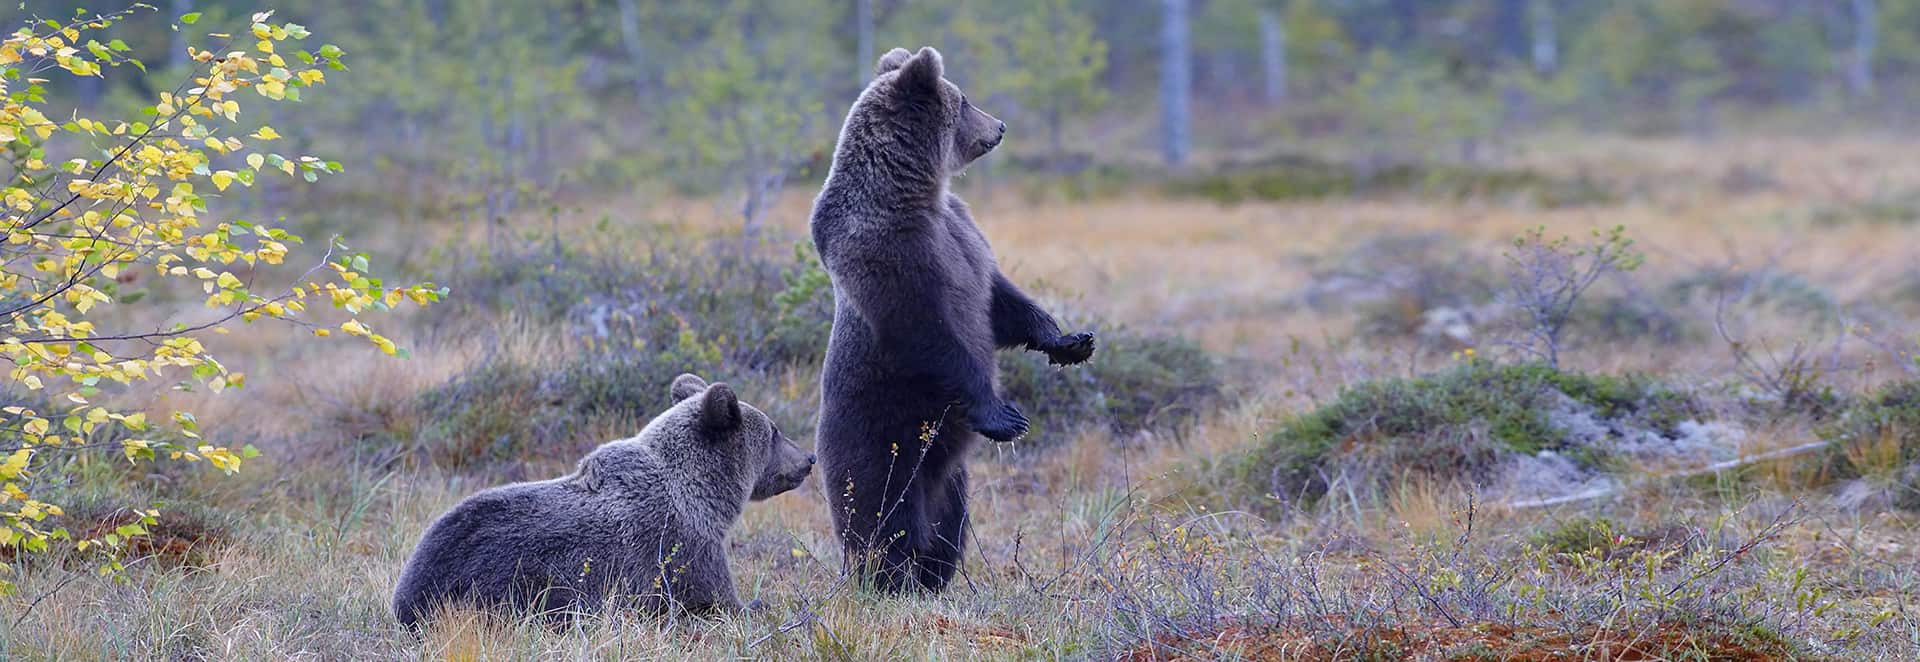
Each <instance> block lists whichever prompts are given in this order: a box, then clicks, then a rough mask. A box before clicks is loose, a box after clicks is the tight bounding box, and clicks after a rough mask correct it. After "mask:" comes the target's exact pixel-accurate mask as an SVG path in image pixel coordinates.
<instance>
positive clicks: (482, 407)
mask: <svg viewBox="0 0 1920 662" xmlns="http://www.w3.org/2000/svg"><path fill="white" fill-rule="evenodd" d="M463 282H464V285H465V286H464V287H462V288H461V290H462V292H463V294H465V296H464V297H462V299H463V300H464V302H463V303H460V304H455V305H452V306H448V309H449V310H448V311H447V312H443V313H440V314H441V315H444V316H446V317H445V318H444V319H443V320H442V321H443V322H445V323H446V324H447V325H448V326H451V327H457V328H473V329H478V331H477V332H479V333H495V332H497V331H498V329H499V328H500V320H501V319H503V318H511V317H518V318H522V319H535V320H563V321H564V323H563V324H560V325H559V326H560V327H561V328H562V329H563V331H562V333H561V336H562V337H560V338H558V339H556V345H555V346H553V347H550V348H545V349H541V350H538V351H534V352H532V354H533V355H531V356H529V355H516V354H514V353H511V352H504V351H502V352H495V353H491V354H488V355H486V356H484V357H482V359H481V360H479V361H477V362H475V363H474V364H473V365H471V366H469V367H467V369H466V370H464V371H463V372H461V373H460V374H458V375H456V376H455V377H454V378H453V379H451V380H449V381H447V382H446V383H444V384H441V385H439V386H436V387H434V388H431V389H428V390H426V391H425V392H422V393H420V394H418V395H417V396H416V397H414V398H413V400H412V401H411V402H409V403H406V405H405V406H403V407H400V409H401V410H403V414H404V416H403V418H404V419H406V420H405V421H403V422H401V423H400V424H389V425H387V426H386V428H387V429H384V430H380V431H376V433H375V434H373V435H360V436H361V439H360V444H361V445H362V446H363V451H371V452H361V453H359V455H360V456H361V457H363V458H371V459H373V460H375V461H378V462H388V461H406V462H429V463H432V464H434V465H436V466H441V467H486V466H496V465H511V464H513V463H524V462H526V461H528V460H533V459H537V458H552V457H566V456H568V454H569V453H573V452H575V451H584V450H586V449H587V448H590V447H591V446H592V445H593V444H596V443H599V442H601V441H605V440H606V439H608V438H612V437H611V436H609V435H617V434H625V433H630V432H633V431H637V430H638V427H639V425H641V424H644V423H645V422H646V421H647V420H648V419H649V418H651V417H652V416H654V415H656V414H658V413H659V412H660V411H662V410H664V409H665V408H667V407H668V406H670V405H671V404H672V403H671V402H670V401H669V398H668V395H667V388H666V385H667V384H668V383H670V382H671V381H672V379H673V377H674V376H675V375H677V374H679V373H682V372H694V373H698V374H701V375H704V376H707V377H708V378H710V379H719V380H726V381H732V382H735V383H737V384H743V385H753V388H751V389H750V390H751V391H752V392H753V393H754V400H753V401H754V403H755V404H756V405H758V406H760V407H761V408H763V409H766V410H768V411H769V413H770V414H772V415H773V416H775V417H776V418H777V419H779V420H780V421H781V422H782V426H783V428H785V429H787V430H788V431H789V432H790V433H791V434H793V435H795V436H797V437H804V436H806V435H809V434H811V430H810V428H811V426H812V423H813V417H814V412H813V410H812V407H813V400H812V399H811V398H798V399H796V400H781V399H775V396H777V395H783V394H780V393H778V392H777V391H775V390H774V389H772V388H768V386H770V385H776V384H781V383H785V382H786V381H787V380H789V379H790V377H789V373H792V372H794V371H798V374H800V375H808V374H811V373H812V371H814V370H817V369H818V367H819V364H820V361H821V359H822V357H823V356H824V354H825V350H826V344H827V336H828V334H829V331H830V330H831V327H832V315H833V299H832V297H833V293H832V288H831V285H830V282H829V280H828V278H827V274H826V272H825V270H824V269H822V267H821V265H820V263H819V260H818V258H816V257H815V256H814V255H813V253H812V251H811V250H810V249H808V248H806V247H805V246H804V245H802V246H800V247H798V248H796V250H795V251H794V252H793V254H792V257H791V259H785V260H783V259H775V258H766V257H754V256H748V255H744V254H743V253H742V252H741V251H739V250H737V249H736V248H735V247H732V246H724V245H718V244H714V245H699V244H685V245H683V244H678V243H674V244H666V245H662V247H660V248H659V249H657V250H655V251H653V252H652V253H650V254H648V255H645V256H642V257H641V258H639V259H630V258H629V259H622V258H620V257H614V256H593V255H561V256H558V257H555V256H553V255H547V254H540V253H537V252H536V253H532V254H528V255H524V256H519V257H514V258H510V259H501V260H496V261H495V262H493V263H492V264H489V265H486V266H483V267H481V268H479V269H477V270H476V271H475V272H474V273H472V274H469V275H467V276H466V278H464V279H463ZM1082 326H1084V327H1085V328H1093V329H1099V330H1101V331H1102V333H1101V338H1100V351H1099V353H1097V354H1096V355H1095V356H1094V358H1093V359H1092V360H1091V361H1089V362H1088V363H1087V364H1085V365H1082V366H1076V367H1072V368H1065V369H1062V368H1059V367H1055V366H1049V365H1047V364H1046V359H1045V358H1044V357H1043V356H1041V355H1039V354H1035V353H1031V352H1002V353H1001V358H1000V360H1001V367H1002V370H1003V373H1002V377H1003V379H1002V383H1003V389H1004V392H1005V393H1006V394H1007V396H1008V397H1009V398H1010V399H1011V400H1013V401H1014V402H1016V403H1019V404H1020V405H1021V407H1022V408H1023V409H1024V410H1025V411H1026V412H1027V415H1028V416H1029V417H1030V418H1031V419H1032V421H1033V431H1032V432H1031V433H1030V434H1029V436H1028V439H1029V440H1034V441H1037V442H1039V443H1042V444H1051V443H1053V442H1055V441H1058V440H1061V439H1064V438H1065V436H1066V433H1067V432H1068V431H1069V430H1071V429H1074V428H1075V427H1077V426H1080V425H1084V424H1099V425H1105V426H1107V427H1109V428H1110V429H1111V430H1112V431H1113V432H1114V433H1115V434H1116V435H1120V436H1132V435H1137V434H1139V433H1141V432H1143V431H1153V432H1164V433H1172V432H1177V431H1179V430H1180V429H1182V428H1184V427H1185V426H1186V425H1188V424H1189V423H1190V422H1191V421H1192V420H1193V419H1194V418H1195V417H1196V416H1198V415H1199V413H1201V412H1202V411H1204V410H1205V408H1207V407H1209V406H1212V405H1213V403H1214V402H1216V400H1217V398H1218V396H1219V394H1220V392H1221V387H1222V386H1221V384H1222V380H1221V378H1220V376H1219V375H1218V372H1217V367H1216V361H1215V360H1214V359H1213V358H1212V357H1211V356H1209V355H1208V354H1207V353H1206V352H1205V351H1204V350H1203V349H1201V348H1200V347H1199V346H1197V345H1195V344H1193V343H1191V342H1188V341H1186V340H1184V339H1182V338H1178V337H1171V336H1160V335H1152V334H1144V333H1137V332H1133V331H1130V330H1127V329H1115V330H1110V331H1109V330H1107V329H1109V327H1108V326H1107V325H1103V324H1099V323H1092V324H1086V325H1076V326H1075V328H1082ZM802 379H804V380H805V382H806V383H810V382H811V381H812V380H811V379H809V378H804V377H803V378H802ZM808 390H809V391H810V390H811V389H808ZM367 445H372V446H374V447H375V448H372V449H365V448H364V447H365V446H367ZM559 449H565V450H559Z"/></svg>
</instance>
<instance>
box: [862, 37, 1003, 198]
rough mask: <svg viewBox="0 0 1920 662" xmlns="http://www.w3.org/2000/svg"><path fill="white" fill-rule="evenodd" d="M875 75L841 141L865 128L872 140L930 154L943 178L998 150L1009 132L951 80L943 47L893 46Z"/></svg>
mask: <svg viewBox="0 0 1920 662" xmlns="http://www.w3.org/2000/svg"><path fill="white" fill-rule="evenodd" d="M875 74H876V75H875V76H874V79H873V82H872V83H870V84H868V85H867V90H866V92H864V93H862V94H861V95H860V99H859V100H858V101H855V102H854V106H853V110H852V111H850V112H849V113H848V121H847V128H846V129H845V130H843V131H842V140H846V139H847V138H849V137H851V136H849V135H848V134H849V133H863V134H865V135H861V136H858V138H859V139H862V140H864V141H866V142H868V143H870V144H875V145H886V146H888V147H891V148H898V149H904V150H911V151H914V152H918V153H920V154H926V155H929V156H931V157H932V159H933V165H934V167H936V168H937V169H938V170H939V174H940V175H941V176H943V177H944V176H950V175H953V174H956V173H959V172H961V171H962V170H963V169H965V168H966V167H967V164H969V163H972V162H973V161H974V160H975V159H978V158H980V157H982V156H985V155H986V153H987V152H990V151H993V148H995V147H998V146H999V145H1000V140H1001V139H1002V138H1004V137H1006V135H1007V124H1006V123H1005V122H1002V121H1000V120H999V119H997V118H995V117H994V116H992V115H988V114H987V113H986V111H983V110H980V109H979V108H975V107H974V106H973V103H972V102H971V101H969V100H968V99H967V95H966V94H965V93H963V92H961V91H960V87H959V86H958V85H954V84H953V82H952V81H949V80H947V79H946V66H945V65H944V64H943V63H942V61H941V59H940V51H937V50H934V49H933V48H932V47H925V48H921V49H920V52H918V53H909V52H907V49H904V48H896V49H893V50H891V51H888V52H887V54H886V55H883V56H880V62H879V64H877V65H876V66H875Z"/></svg>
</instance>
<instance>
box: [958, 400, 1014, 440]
mask: <svg viewBox="0 0 1920 662" xmlns="http://www.w3.org/2000/svg"><path fill="white" fill-rule="evenodd" d="M968 423H969V424H971V425H972V426H973V431H974V432H978V433H980V434H982V435H985V436H986V438H988V439H992V440H994V441H1013V440H1015V439H1019V438H1020V436H1021V435H1024V434H1026V433H1027V415H1026V414H1022V413H1020V408H1019V407H1015V406H1013V404H1011V403H1006V402H1001V403H995V404H989V405H987V406H986V407H983V408H981V409H976V410H975V411H974V413H973V417H972V420H970V421H968Z"/></svg>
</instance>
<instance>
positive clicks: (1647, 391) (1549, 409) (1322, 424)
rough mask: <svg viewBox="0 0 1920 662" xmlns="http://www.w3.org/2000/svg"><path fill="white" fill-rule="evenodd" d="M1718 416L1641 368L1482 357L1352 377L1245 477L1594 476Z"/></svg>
mask: <svg viewBox="0 0 1920 662" xmlns="http://www.w3.org/2000/svg"><path fill="white" fill-rule="evenodd" d="M1705 417H1706V411H1705V407H1704V406H1703V405H1702V404H1701V403H1700V402H1699V401H1698V400H1696V399H1695V398H1694V397H1692V396H1690V395H1688V394H1685V393H1682V392H1679V391H1675V390H1671V389H1667V388H1665V387H1662V386H1660V385H1658V384H1656V383H1654V382H1652V381H1650V380H1648V379H1646V378H1643V377H1639V376H1624V377H1615V376H1606V375H1586V374H1579V373H1573V372H1563V371H1557V370H1554V369H1552V368H1549V367H1546V366H1544V365H1539V364H1514V365H1500V364H1494V363H1490V362H1486V361H1478V360H1470V361H1467V362H1465V363H1462V364H1460V365H1458V366H1455V367H1453V368H1451V369H1448V370H1445V371H1442V372H1439V373H1436V374H1433V375H1428V376H1425V377H1420V378H1416V379H1386V380H1378V381H1370V382H1362V383H1359V384H1355V385H1352V386H1349V387H1347V388H1346V389H1345V390H1343V391H1341V393H1340V394H1339V395H1338V396H1337V397H1336V398H1334V400H1333V401H1331V402H1328V403H1326V404H1325V405H1323V406H1321V407H1320V408H1318V409H1314V410H1312V411H1309V412H1306V413H1303V414H1300V415H1297V416H1294V417H1293V418H1291V419H1288V420H1287V421H1285V422H1283V423H1282V424H1281V425H1280V427H1279V428H1278V429H1276V430H1274V431H1273V432H1272V433H1270V434H1269V435H1268V436H1267V438H1266V439H1265V440H1264V441H1263V442H1262V443H1261V444H1260V445H1259V446H1258V447H1257V448H1256V450H1255V451H1254V452H1253V453H1252V454H1251V455H1250V456H1249V457H1248V458H1246V459H1245V460H1244V462H1243V463H1242V466H1241V469H1240V474H1241V478H1242V480H1243V482H1244V483H1245V484H1246V485H1248V486H1249V487H1251V488H1253V489H1255V490H1258V491H1259V493H1263V494H1271V495H1275V496H1277V497H1279V498H1282V499H1286V500H1298V501H1304V502H1313V501H1317V500H1318V499H1320V498H1321V497H1323V496H1325V495H1326V494H1327V493H1328V492H1329V491H1330V490H1332V489H1334V488H1335V487H1336V486H1338V488H1339V489H1340V490H1342V491H1343V492H1346V491H1350V492H1352V493H1354V494H1356V495H1359V494H1369V495H1371V494H1381V493H1384V492H1385V491H1387V490H1389V489H1392V488H1393V487H1394V486H1395V485H1397V484H1399V483H1400V482H1402V481H1406V480H1409V479H1427V480H1436V481H1440V482H1456V481H1459V482H1470V483H1479V484H1494V485H1495V486H1496V487H1500V486H1501V484H1505V485H1504V487H1506V488H1508V489H1514V490H1525V489H1526V488H1527V486H1526V485H1523V484H1519V483H1525V482H1527V481H1542V480H1552V481H1554V482H1556V483H1562V485H1561V487H1563V488H1564V487H1565V485H1564V483H1566V482H1568V481H1572V482H1574V483H1578V482H1580V481H1583V480H1590V479H1593V478H1595V477H1597V476H1598V475H1599V474H1601V473H1602V470H1604V469H1605V468H1607V467H1608V466H1610V465H1611V464H1612V463H1613V462H1616V461H1618V460H1619V459H1621V457H1622V456H1624V455H1629V454H1631V455H1636V456H1638V455H1641V454H1646V453H1655V454H1658V453H1662V452H1669V451H1671V452H1681V451H1684V450H1685V446H1687V445H1690V444H1696V443H1698V441H1697V440H1695V439H1693V437H1695V436H1697V435H1698V434H1699V432H1698V431H1697V430H1694V429H1693V426H1692V425H1689V424H1690V423H1697V421H1698V420H1700V419H1703V418H1705Z"/></svg>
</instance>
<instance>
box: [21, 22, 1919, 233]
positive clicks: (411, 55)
mask: <svg viewBox="0 0 1920 662" xmlns="http://www.w3.org/2000/svg"><path fill="white" fill-rule="evenodd" d="M160 4H161V5H163V6H161V7H160V9H161V10H162V11H154V12H143V13H140V14H139V15H137V16H136V17H135V20H132V21H128V22H126V23H123V24H122V25H121V26H120V27H119V28H118V30H119V31H120V32H123V33H126V36H125V37H123V39H124V40H125V41H126V42H127V43H129V44H135V45H136V47H135V50H134V51H133V52H132V53H131V55H132V56H133V57H136V58H140V59H142V60H144V61H145V62H147V63H148V64H149V67H150V71H151V74H150V75H147V76H125V77H118V78H109V79H107V80H105V81H102V80H101V79H98V78H92V79H86V78H83V79H77V80H71V79H70V80H60V81H57V82H56V83H55V84H53V85H52V86H51V89H52V91H53V93H54V94H55V95H57V96H58V97H59V98H60V99H63V100H70V101H71V102H72V103H73V104H74V105H76V106H77V107H79V108H81V109H94V108H99V107H103V106H105V107H121V108H127V109H131V108H137V107H139V106H141V105H145V103H146V101H145V100H146V99H147V98H149V97H150V96H151V95H152V94H153V93H154V92H155V88H156V87H158V86H160V85H162V84H163V83H161V82H160V81H170V80H173V79H175V78H177V77H178V76H179V75H181V74H182V73H184V71H185V68H186V66H187V65H188V64H189V63H188V62H187V60H186V59H185V55H184V53H185V52H186V51H185V48H186V47H187V46H188V45H190V44H196V43H197V42H198V41H200V40H201V39H202V38H200V37H196V36H195V35H196V34H197V33H198V32H201V31H195V30H191V29H187V30H175V29H172V28H171V27H170V26H173V25H175V23H174V21H173V20H172V18H171V17H173V16H178V15H182V14H186V13H190V12H194V13H201V14H203V15H204V18H202V20H203V21H204V22H205V24H210V25H220V24H222V23H225V22H231V21H233V20H237V19H239V18H243V17H244V16H245V15H246V14H249V13H251V12H252V11H254V10H255V9H256V8H255V7H253V6H252V5H246V4H241V3H234V2H224V1H216V0H170V2H163V3H160ZM82 5H85V6H88V7H91V8H94V9H99V8H98V7H92V6H91V5H86V3H76V2H62V1H53V0H31V1H29V2H26V3H24V5H22V7H24V10H25V11H26V12H31V13H33V14H37V15H42V16H49V17H57V16H63V15H70V14H71V13H72V12H73V11H75V10H77V9H78V8H79V7H80V6H82ZM10 9H11V8H10ZM277 9H278V11H279V15H280V16H282V17H284V18H287V19H290V20H293V21H295V22H299V23H302V24H305V25H307V26H309V27H311V28H312V29H313V30H314V31H315V32H316V33H318V34H320V35H323V36H325V37H326V38H327V39H328V40H330V41H332V42H335V43H337V44H338V45H339V46H340V47H341V48H343V49H344V50H345V51H346V52H348V53H352V54H353V55H354V56H355V58H356V60H357V61H358V62H361V63H365V64H366V65H367V66H364V67H360V68H359V70H358V71H356V72H354V73H353V74H351V77H350V81H351V85H345V86H340V88H338V89H337V90H334V91H332V93H330V94H327V95H323V96H322V97H320V98H319V99H316V100H315V101H314V102H313V103H308V104H304V105H302V106H299V107H297V108H294V109H289V110H281V111H276V112H279V113H285V114H294V115H297V117H296V118H294V119H293V121H289V122H286V123H287V124H289V125H290V126H293V127H296V128H295V129H294V131H292V132H290V133H289V134H288V135H289V136H290V137H292V138H293V139H294V140H295V141H296V142H297V143H298V144H300V145H301V146H303V147H304V146H312V148H313V149H315V150H318V151H331V152H341V153H353V154H363V155H365V156H366V157H367V158H363V159H359V161H360V163H361V164H363V167H360V168H355V169H354V170H353V173H354V181H353V185H351V186H348V187H343V188H345V189H346V190H340V189H339V188H336V189H333V190H329V191H328V192H327V193H326V195H327V196H328V198H329V200H328V204H326V205H324V207H325V208H326V209H329V210H333V211H332V212H331V213H336V214H340V215H342V216H345V215H347V214H346V209H345V206H346V204H343V203H362V204H375V205H381V206H383V207H384V206H389V205H397V206H398V207H399V208H400V209H402V210H404V211H406V212H407V213H409V214H412V215H416V216H436V217H438V216H446V215H463V216H469V217H471V218H474V219H500V218H503V217H505V216H506V215H507V214H509V213H510V212H512V211H514V210H516V209H524V208H537V207H539V206H541V205H548V204H552V203H554V202H555V201H558V200H566V199H568V196H569V195H571V194H575V193H578V192H582V191H598V190H604V189H608V188H626V187H634V186H643V185H667V186H672V187H675V190H678V191H681V192H686V191H693V192H702V193H705V192H713V191H715V190H727V191H729V192H731V193H733V194H737V195H739V196H741V197H742V198H743V199H744V205H743V211H742V214H743V216H744V219H743V220H744V221H745V222H746V223H747V224H748V225H749V226H753V225H755V224H756V223H757V222H758V221H759V220H760V219H759V217H760V215H761V214H763V213H764V211H765V209H766V208H767V206H768V204H767V198H768V197H769V195H771V193H772V192H774V191H777V190H779V189H780V188H782V187H783V186H785V185H788V184H800V185H803V186H811V185H812V183H813V180H816V179H819V178H820V177H821V176H822V174H823V168H824V165H825V162H826V159H827V157H828V156H829V153H830V151H831V147H832V142H833V139H834V134H835V132H836V131H837V129H838V127H839V119H840V118H841V117H842V116H843V114H844V112H845V109H846V107H847V105H848V104H849V103H850V102H851V100H852V99H853V97H854V96H855V95H856V94H857V93H858V91H859V89H860V88H861V87H862V86H863V85H864V82H865V80H866V79H867V78H868V75H869V73H870V72H871V70H872V66H873V64H872V63H873V61H874V59H875V58H876V57H877V55H878V54H879V53H881V52H884V51H885V50H886V49H887V48H892V47H895V46H905V47H910V48H917V47H918V46H920V45H936V46H938V47H941V48H943V49H945V50H946V51H948V52H949V53H951V54H953V55H954V56H955V57H957V58H958V62H957V64H960V66H955V67H953V70H954V78H955V80H956V82H958V83H960V84H961V85H962V86H963V87H965V88H966V89H969V90H971V91H972V93H973V95H974V97H975V98H976V99H977V100H978V101H980V102H981V104H982V105H983V107H986V108H990V109H992V110H993V111H995V112H997V113H1000V114H1001V115H1004V116H1006V117H1007V118H1008V119H1009V122H1010V124H1011V125H1012V126H1013V127H1014V128H1015V131H1016V133H1017V135H1020V136H1022V138H1021V139H1019V140H1016V141H1013V142H1012V143H1010V145H1011V147H1012V150H1011V151H1012V152H1013V154H1011V155H1005V156H1002V157H1001V158H1000V159H997V160H995V161H992V162H991V163H990V164H989V165H987V168H988V169H989V170H992V171H993V172H990V173H989V174H988V177H990V178H993V177H1001V178H1016V177H1019V176H1021V173H1027V172H1036V171H1037V172H1044V173H1061V172H1068V173H1071V172H1079V171H1083V170H1086V169H1089V168H1095V167H1099V166H1106V165H1110V164H1123V165H1125V166H1128V167H1133V166H1140V165H1147V164H1154V163H1158V164H1163V165H1164V166H1166V167H1182V166H1191V165H1194V164H1195V163H1198V164H1201V165H1206V164H1217V163H1219V162H1221V161H1224V160H1231V159H1236V158H1239V159H1250V158H1258V157H1262V156H1270V155H1271V154H1272V153H1273V152H1275V151H1278V150H1280V149H1282V148H1286V149H1292V150H1295V151H1300V150H1301V149H1303V148H1314V147H1324V148H1327V149H1332V150H1337V151H1336V153H1337V154H1338V155H1340V156H1341V157H1342V159H1341V160H1342V161H1343V162H1345V163H1350V164H1351V165H1352V166H1353V167H1354V168H1355V169H1356V171H1357V172H1360V173H1361V174H1363V175H1364V174H1367V173H1372V172H1378V171H1380V170H1385V169H1387V168H1389V167H1391V166H1392V165H1395V164H1401V163H1406V162H1411V161H1425V160H1448V161H1461V160H1464V161H1470V162H1497V161H1498V160H1499V159H1500V158H1501V157H1502V155H1503V154H1505V153H1507V152H1509V151H1510V150H1512V149H1514V148H1515V147H1516V146H1517V141H1516V140H1515V138H1516V136H1520V135H1524V134H1526V133H1527V132H1530V131H1538V130H1542V129H1551V128H1567V129H1575V130H1582V131H1620V132H1631V133H1643V134H1645V133H1654V134H1686V135H1696V136H1710V135H1713V134H1714V133H1715V132H1717V131H1726V130H1728V129H1729V127H1747V126H1754V125H1756V124H1759V125H1763V126H1764V125H1768V123H1777V122H1787V123H1794V122H1797V123H1798V124H1799V125H1801V126H1816V125H1819V124H1822V123H1827V122H1834V121H1839V122H1845V123H1851V124H1861V125H1888V126H1897V125H1903V124H1906V123H1910V122H1912V121H1914V112H1915V108H1916V107H1920V106H1917V105H1916V94H1920V3H1915V2H1912V1H1911V0H1834V1H1822V2H1804V1H1798V0H1594V1H1571V0H1420V1H1416V0H1269V1H1261V0H1189V1H1186V2H1172V1H1168V2H1150V1H1146V0H1140V1H1120V2H1096V1H1086V0H1041V1H1036V2H1026V1H1006V2H997V1H994V0H954V1H950V2H922V1H915V0H846V1H839V0H783V1H778V2H773V1H751V0H728V1H725V2H648V1H647V0H421V1H405V0H350V1H347V2H325V3H313V4H311V5H309V4H307V3H300V2H295V3H289V4H288V5H287V6H283V7H278V8H277ZM12 12H14V13H23V10H21V9H12ZM0 16H4V13H0ZM8 20H10V21H17V20H19V17H14V18H12V19H8ZM962 63H963V64H962ZM1736 130H1737V129H1736ZM364 166H371V167H364ZM261 195H263V196H265V197H266V198H267V200H268V201H263V202H262V203H261V204H273V203H272V202H270V201H271V200H273V199H274V196H276V195H284V192H282V191H277V190H273V189H269V190H267V191H264V192H262V193H261ZM343 198H348V199H343ZM287 207H288V209H302V208H305V209H311V207H312V206H309V205H288V206H287Z"/></svg>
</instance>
